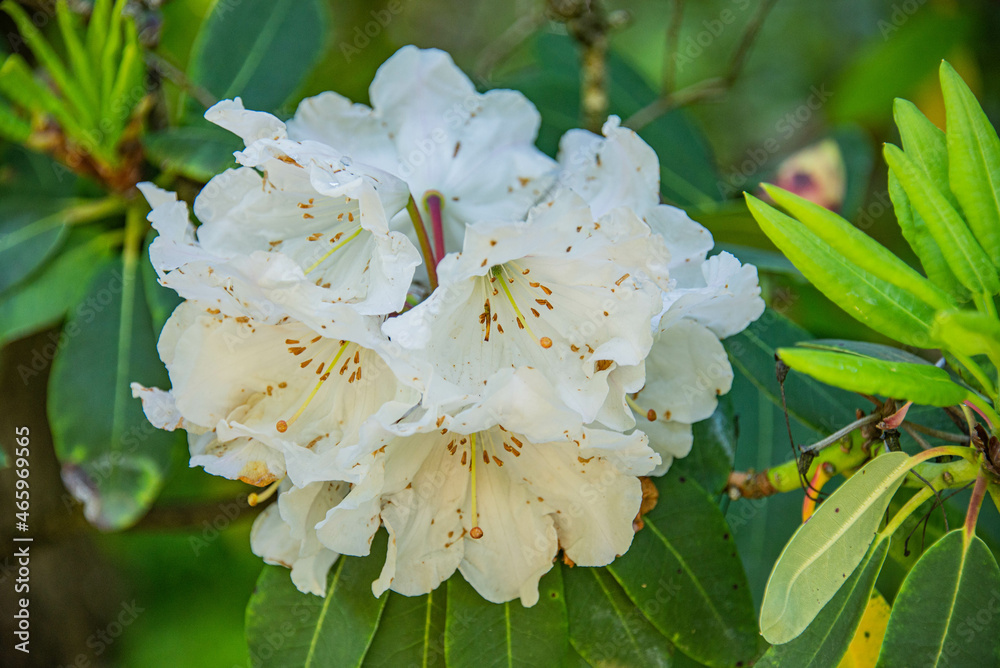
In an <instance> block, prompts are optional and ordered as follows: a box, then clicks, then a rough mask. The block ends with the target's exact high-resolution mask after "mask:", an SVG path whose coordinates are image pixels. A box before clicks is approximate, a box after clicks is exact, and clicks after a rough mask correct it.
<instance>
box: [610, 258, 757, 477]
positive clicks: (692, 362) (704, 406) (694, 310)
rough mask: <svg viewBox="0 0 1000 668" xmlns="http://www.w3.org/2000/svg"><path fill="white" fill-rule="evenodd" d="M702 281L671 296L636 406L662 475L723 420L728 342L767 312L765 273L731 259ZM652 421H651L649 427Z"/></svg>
mask: <svg viewBox="0 0 1000 668" xmlns="http://www.w3.org/2000/svg"><path fill="white" fill-rule="evenodd" d="M701 269H702V276H701V278H702V280H701V281H700V285H699V284H695V283H694V281H693V280H692V281H691V283H692V284H694V285H692V286H691V287H685V288H678V289H675V290H672V291H670V292H667V293H665V299H664V302H665V304H666V307H665V311H664V313H663V314H662V316H661V317H660V318H659V326H658V331H657V335H656V342H655V343H654V344H653V348H652V350H651V351H650V353H649V357H648V358H646V386H645V387H644V388H643V389H642V391H641V392H639V393H637V394H635V395H633V396H632V397H630V398H629V404H630V405H631V406H632V408H633V410H634V411H635V413H636V416H637V419H638V426H639V428H640V429H642V430H643V431H645V432H646V433H647V434H648V435H649V438H650V444H651V446H652V447H653V449H654V450H656V451H657V452H658V453H659V454H660V457H661V458H662V463H661V464H660V466H659V467H658V468H657V469H656V471H654V473H653V475H662V474H663V473H665V472H666V471H667V469H668V468H669V467H670V464H671V462H672V461H673V459H674V458H675V457H684V456H685V455H687V454H688V452H689V451H690V449H691V445H692V434H691V425H692V424H693V423H695V422H698V421H700V420H704V419H707V418H708V417H710V416H711V415H712V413H713V412H715V408H716V406H717V405H718V397H720V396H722V395H724V394H726V393H728V392H729V390H730V388H731V387H732V383H733V370H732V367H731V366H730V363H729V358H728V356H727V355H726V351H725V349H724V348H723V347H722V344H721V343H720V341H719V340H720V339H723V338H726V337H728V336H732V335H733V334H736V333H738V332H741V331H742V330H743V329H745V328H746V327H747V325H749V324H750V323H751V322H753V321H754V320H756V319H757V318H759V317H760V315H761V313H763V312H764V300H763V299H761V298H760V286H759V285H758V283H757V269H756V268H755V267H754V266H752V265H741V264H740V261H739V260H737V259H736V258H734V257H733V256H732V255H730V254H729V253H721V254H719V255H717V256H715V257H712V258H709V259H708V260H707V261H705V262H704V263H703V264H701ZM643 418H645V419H643Z"/></svg>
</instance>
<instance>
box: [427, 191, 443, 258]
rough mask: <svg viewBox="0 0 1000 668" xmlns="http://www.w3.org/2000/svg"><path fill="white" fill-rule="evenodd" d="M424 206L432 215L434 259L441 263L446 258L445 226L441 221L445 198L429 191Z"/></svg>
mask: <svg viewBox="0 0 1000 668" xmlns="http://www.w3.org/2000/svg"><path fill="white" fill-rule="evenodd" d="M424 206H425V207H427V211H428V212H429V213H430V214H431V229H432V230H433V231H434V257H436V258H437V261H438V262H440V261H441V260H442V259H443V258H444V256H445V252H446V251H445V248H444V224H443V222H442V220H441V209H442V208H443V207H444V198H443V197H441V193H439V192H438V191H436V190H429V191H427V192H426V193H424Z"/></svg>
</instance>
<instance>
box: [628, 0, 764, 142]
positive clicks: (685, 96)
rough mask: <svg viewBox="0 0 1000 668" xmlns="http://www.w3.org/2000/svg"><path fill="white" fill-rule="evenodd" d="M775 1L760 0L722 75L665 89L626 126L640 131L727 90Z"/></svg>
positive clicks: (736, 77) (740, 70)
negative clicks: (684, 107)
mask: <svg viewBox="0 0 1000 668" xmlns="http://www.w3.org/2000/svg"><path fill="white" fill-rule="evenodd" d="M776 2H777V0H761V3H760V5H758V7H757V11H756V12H755V13H754V15H753V16H752V17H751V18H750V21H749V22H747V26H746V29H745V30H744V31H743V36H742V37H741V38H740V41H739V44H738V45H737V46H736V50H735V51H734V52H733V55H732V57H731V58H730V59H729V66H728V68H727V69H726V72H725V73H724V74H723V75H722V76H720V77H713V78H711V79H705V80H704V81H699V82H698V83H695V84H692V85H690V86H687V87H685V88H682V89H681V90H679V91H676V92H670V91H669V90H664V91H663V95H662V96H661V97H659V98H658V99H656V100H654V101H653V102H651V103H649V104H648V105H646V106H645V107H643V108H642V109H640V110H639V111H637V112H635V113H634V114H632V116H631V117H629V119H628V120H626V121H625V125H626V126H627V127H630V128H632V129H633V130H640V129H642V128H644V127H645V126H647V125H649V124H650V123H652V122H653V121H655V120H656V119H657V118H659V117H660V116H662V115H663V114H665V113H667V112H668V111H670V110H672V109H676V108H678V107H683V106H686V105H689V104H694V103H695V102H701V101H702V100H706V99H709V98H712V97H716V96H718V95H721V94H723V93H725V92H726V91H728V90H729V89H730V88H731V87H732V85H733V83H735V81H736V80H737V79H738V78H739V76H740V74H741V73H742V71H743V67H744V66H745V65H746V62H747V59H748V58H749V57H750V50H751V47H752V46H753V43H754V41H755V40H756V39H757V35H758V34H759V33H760V29H761V27H762V26H763V25H764V20H765V19H766V18H767V15H768V14H769V13H770V11H771V9H772V8H773V7H774V5H775V3H776Z"/></svg>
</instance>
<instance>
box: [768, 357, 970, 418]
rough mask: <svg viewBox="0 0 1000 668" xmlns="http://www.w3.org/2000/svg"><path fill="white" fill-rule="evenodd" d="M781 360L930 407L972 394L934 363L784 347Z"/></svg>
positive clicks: (844, 384)
mask: <svg viewBox="0 0 1000 668" xmlns="http://www.w3.org/2000/svg"><path fill="white" fill-rule="evenodd" d="M778 356H779V357H781V361H783V362H784V363H785V364H787V365H788V366H789V367H791V368H792V369H794V370H795V371H799V372H801V373H805V374H808V375H810V376H812V377H813V378H815V379H816V380H819V381H822V382H824V383H827V384H828V385H833V386H834V387H839V388H842V389H845V390H850V391H851V392H860V393H863V394H880V395H882V396H886V397H894V398H896V399H907V400H909V401H912V402H914V403H917V404H926V405H928V406H954V405H956V404H960V403H962V402H963V401H965V400H966V399H971V398H972V397H973V395H972V392H971V391H970V390H969V389H968V388H965V387H962V386H961V385H958V384H957V383H954V382H952V380H951V378H950V377H949V376H948V373H947V372H946V371H944V370H943V369H939V368H938V367H936V366H934V365H932V364H913V363H910V362H887V361H883V360H876V359H869V358H865V357H859V356H858V355H853V354H848V353H837V352H832V351H827V350H809V349H805V348H781V349H779V350H778Z"/></svg>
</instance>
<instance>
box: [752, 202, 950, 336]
mask: <svg viewBox="0 0 1000 668" xmlns="http://www.w3.org/2000/svg"><path fill="white" fill-rule="evenodd" d="M746 199H747V206H748V207H749V208H750V212H751V213H752V214H753V216H754V218H756V219H757V223H758V224H759V225H760V227H761V229H763V230H764V232H765V234H767V236H768V237H769V238H770V239H771V241H773V242H774V243H775V245H777V246H778V248H779V249H781V251H782V252H783V253H784V254H785V255H787V256H788V259H790V260H791V261H792V263H793V264H795V266H796V267H798V269H799V270H800V271H801V272H802V273H803V274H804V275H805V277H806V278H807V279H809V282H811V283H812V284H813V285H815V286H816V287H817V288H818V289H819V290H820V291H821V292H822V293H823V294H824V295H826V296H827V297H828V298H830V299H831V300H833V301H834V303H836V304H837V305H838V306H840V307H841V308H842V309H844V310H845V311H846V312H847V313H848V314H850V315H851V316H853V317H854V318H855V319H857V320H858V321H860V322H862V323H864V324H866V325H868V326H869V327H871V328H872V329H874V330H876V331H878V332H881V333H883V334H885V335H886V336H890V337H892V338H894V339H896V340H897V341H902V342H903V343H909V344H911V345H915V346H918V347H930V345H931V340H930V334H929V331H928V330H929V329H930V321H931V319H932V318H933V314H934V309H933V308H932V307H931V306H929V305H928V304H926V303H925V302H923V301H922V300H921V299H919V298H918V297H917V296H915V295H914V294H913V293H911V292H909V291H907V290H903V289H901V288H899V287H897V286H895V285H892V284H891V283H888V282H886V281H884V280H882V279H879V278H877V277H876V276H873V275H872V274H870V273H869V272H867V271H865V270H864V269H862V268H860V267H858V266H857V265H855V264H854V263H852V262H850V261H848V260H846V259H845V258H843V257H841V256H840V254H838V253H837V252H836V251H835V250H834V249H833V248H832V247H831V246H830V245H829V244H828V243H826V242H825V241H823V240H822V239H820V238H819V237H818V236H816V235H815V234H813V233H812V232H810V231H809V230H808V229H806V227H805V226H804V225H803V224H802V223H800V222H798V221H797V220H794V219H793V218H790V217H788V216H786V215H785V214H783V213H781V212H779V211H777V210H776V209H774V208H773V207H771V206H770V205H768V204H765V203H764V202H762V201H760V200H759V199H757V198H756V197H754V196H753V195H750V194H747V195H746Z"/></svg>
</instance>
